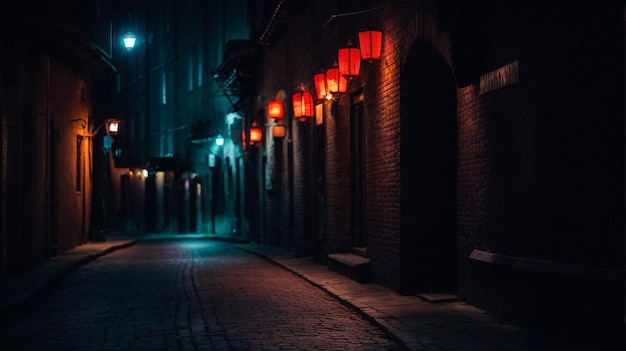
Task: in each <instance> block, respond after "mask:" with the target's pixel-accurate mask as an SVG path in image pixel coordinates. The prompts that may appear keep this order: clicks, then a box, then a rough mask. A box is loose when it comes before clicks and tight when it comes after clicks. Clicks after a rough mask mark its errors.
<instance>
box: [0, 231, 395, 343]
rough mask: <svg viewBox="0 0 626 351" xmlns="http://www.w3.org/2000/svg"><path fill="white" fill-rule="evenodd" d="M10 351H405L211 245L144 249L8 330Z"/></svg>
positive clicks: (325, 298) (51, 298)
mask: <svg viewBox="0 0 626 351" xmlns="http://www.w3.org/2000/svg"><path fill="white" fill-rule="evenodd" d="M0 349H2V350H5V351H6V350H400V349H402V348H401V347H400V346H399V345H398V344H396V343H394V341H393V340H391V339H390V338H389V337H388V336H387V335H385V334H384V333H383V332H382V331H381V330H380V329H378V328H376V327H374V326H373V325H371V324H370V323H369V322H367V321H366V320H365V319H363V318H362V317H361V316H360V315H359V314H357V313H355V312H354V311H353V310H351V309H349V308H347V307H345V306H344V305H342V304H341V303H340V302H338V301H337V300H335V299H333V298H332V297H330V296H329V295H327V294H326V293H324V292H323V291H321V290H319V289H317V288H315V287H313V286H312V285H310V284H309V283H307V282H306V281H304V280H303V279H301V278H299V277H298V276H296V275H294V274H292V273H290V272H288V271H285V270H284V269H282V268H280V267H278V266H276V265H274V264H272V263H271V262H268V261H267V260H264V259H262V258H259V257H257V256H256V255H253V254H250V253H248V252H246V251H243V250H241V249H238V248H236V247H234V246H233V245H232V244H229V243H224V242H218V241H211V240H190V239H186V240H159V241H157V240H151V241H141V242H138V243H137V244H135V245H134V246H133V247H130V248H128V249H124V250H120V251H116V252H113V253H111V254H109V255H107V256H104V257H101V258H100V259H98V260H96V261H94V262H92V263H90V264H88V265H85V266H83V267H81V268H79V269H78V270H77V271H76V272H75V273H74V274H72V275H71V276H70V277H69V278H68V279H67V280H65V281H64V282H63V283H62V284H61V285H60V286H59V287H58V288H57V289H55V290H54V291H52V292H51V293H50V294H49V295H48V296H46V298H45V299H44V300H42V301H41V302H39V303H37V304H34V305H33V306H32V308H31V309H30V310H29V311H27V312H26V313H24V314H23V315H22V316H20V317H19V318H17V319H16V320H14V321H12V322H10V323H7V324H6V325H4V326H2V327H1V328H0Z"/></svg>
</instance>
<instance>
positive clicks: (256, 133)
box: [250, 122, 263, 144]
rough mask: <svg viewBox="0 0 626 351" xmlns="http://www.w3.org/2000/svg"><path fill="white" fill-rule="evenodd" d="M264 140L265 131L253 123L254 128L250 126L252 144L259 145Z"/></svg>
mask: <svg viewBox="0 0 626 351" xmlns="http://www.w3.org/2000/svg"><path fill="white" fill-rule="evenodd" d="M262 138H263V131H261V128H259V126H258V125H257V124H256V122H252V126H250V143H252V144H254V143H258V142H259V141H261V139H262Z"/></svg>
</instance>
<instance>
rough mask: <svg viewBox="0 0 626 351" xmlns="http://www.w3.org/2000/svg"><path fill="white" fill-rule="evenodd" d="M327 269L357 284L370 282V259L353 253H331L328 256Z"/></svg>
mask: <svg viewBox="0 0 626 351" xmlns="http://www.w3.org/2000/svg"><path fill="white" fill-rule="evenodd" d="M328 268H329V269H330V270H332V271H335V272H338V273H340V274H343V275H345V276H346V277H349V278H350V279H352V280H354V281H357V282H359V283H363V284H365V283H369V282H371V275H372V273H371V263H370V259H369V258H367V257H363V256H361V255H357V254H353V253H332V254H329V255H328Z"/></svg>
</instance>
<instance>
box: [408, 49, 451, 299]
mask: <svg viewBox="0 0 626 351" xmlns="http://www.w3.org/2000/svg"><path fill="white" fill-rule="evenodd" d="M400 100H401V151H400V153H401V155H400V157H401V161H400V162H401V168H400V171H401V189H402V196H401V201H402V204H401V211H402V212H401V216H402V217H401V218H402V226H401V230H402V233H401V246H400V250H401V251H400V256H401V257H400V259H401V284H402V285H401V290H403V291H404V292H406V293H432V292H437V293H456V284H457V274H456V273H457V272H456V270H457V244H456V240H457V231H456V223H457V218H456V196H457V190H456V189H457V125H456V115H457V111H456V108H457V102H456V84H455V80H454V76H453V74H452V69H451V67H450V66H449V65H448V63H447V62H446V61H445V60H444V59H443V57H441V55H440V54H439V53H438V52H437V51H436V50H435V48H433V47H432V46H431V45H430V44H428V43H426V42H423V41H418V42H416V43H415V44H414V45H413V46H412V48H411V50H410V51H409V55H408V58H407V61H406V64H405V66H404V67H403V69H402V72H401V78H400Z"/></svg>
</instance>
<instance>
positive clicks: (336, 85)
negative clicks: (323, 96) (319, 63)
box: [326, 63, 348, 98]
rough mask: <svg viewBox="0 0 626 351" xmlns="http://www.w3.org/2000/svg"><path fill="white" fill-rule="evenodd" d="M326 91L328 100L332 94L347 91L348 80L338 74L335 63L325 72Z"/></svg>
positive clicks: (337, 67)
mask: <svg viewBox="0 0 626 351" xmlns="http://www.w3.org/2000/svg"><path fill="white" fill-rule="evenodd" d="M326 89H327V90H326V91H327V93H328V98H332V95H334V94H343V93H345V92H346V90H347V89H348V80H347V79H346V77H344V76H343V75H341V74H339V66H338V65H337V63H335V64H334V65H333V67H331V68H329V69H328V70H326Z"/></svg>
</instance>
